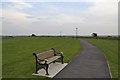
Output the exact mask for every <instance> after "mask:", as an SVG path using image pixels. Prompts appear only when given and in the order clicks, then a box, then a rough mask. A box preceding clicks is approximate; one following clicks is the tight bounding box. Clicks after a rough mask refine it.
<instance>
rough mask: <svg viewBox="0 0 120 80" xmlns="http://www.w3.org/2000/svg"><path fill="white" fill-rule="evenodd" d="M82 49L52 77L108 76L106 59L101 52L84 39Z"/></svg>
mask: <svg viewBox="0 0 120 80" xmlns="http://www.w3.org/2000/svg"><path fill="white" fill-rule="evenodd" d="M80 43H81V45H82V46H83V50H82V51H81V53H80V55H78V56H77V57H76V58H75V59H74V60H72V61H71V62H70V63H69V65H67V66H66V67H65V68H64V69H63V70H62V71H61V72H60V73H58V74H57V75H56V76H55V77H54V78H110V73H109V69H108V65H107V61H106V59H105V56H104V55H103V54H102V52H101V51H100V50H99V49H98V48H97V47H95V46H93V45H91V44H90V43H88V42H87V41H85V40H81V41H80Z"/></svg>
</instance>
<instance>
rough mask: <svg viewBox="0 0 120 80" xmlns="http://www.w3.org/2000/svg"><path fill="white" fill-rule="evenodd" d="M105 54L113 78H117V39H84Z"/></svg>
mask: <svg viewBox="0 0 120 80" xmlns="http://www.w3.org/2000/svg"><path fill="white" fill-rule="evenodd" d="M85 40H87V41H88V42H90V43H92V44H93V45H95V46H97V47H98V48H99V49H100V50H101V51H103V53H104V54H105V55H106V57H107V60H108V63H109V65H110V70H111V73H112V77H113V78H118V40H107V39H85Z"/></svg>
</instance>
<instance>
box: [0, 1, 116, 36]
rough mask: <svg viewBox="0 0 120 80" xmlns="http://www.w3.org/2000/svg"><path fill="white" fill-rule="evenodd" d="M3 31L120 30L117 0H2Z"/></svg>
mask: <svg viewBox="0 0 120 80" xmlns="http://www.w3.org/2000/svg"><path fill="white" fill-rule="evenodd" d="M0 5H2V6H1V7H0V24H2V34H3V35H25V34H27V35H30V34H32V33H34V34H37V35H48V34H49V35H59V34H60V32H61V33H62V35H75V29H76V27H77V28H78V34H79V35H91V33H93V32H97V33H98V35H116V34H118V0H84V1H83V0H77V2H68V1H66V2H64V1H62V2H55V1H53V2H52V1H51V2H47V1H46V2H43V1H41V2H38V1H37V2H35V1H34V2H32V1H29V0H27V1H26V0H20V2H16V1H15V0H10V1H6V2H2V3H0Z"/></svg>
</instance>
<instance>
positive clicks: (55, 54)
mask: <svg viewBox="0 0 120 80" xmlns="http://www.w3.org/2000/svg"><path fill="white" fill-rule="evenodd" d="M52 50H53V52H54V56H58V55H59V56H61V57H60V58H58V59H61V63H62V64H63V63H64V62H63V58H64V56H63V54H62V53H58V52H56V51H55V49H54V48H52ZM33 55H34V56H35V59H36V70H35V73H36V74H38V70H39V67H40V66H41V67H42V68H43V69H45V70H46V75H49V73H48V68H49V64H50V63H47V62H48V61H47V60H45V63H40V59H39V58H38V56H37V54H36V53H33ZM54 56H53V57H54ZM56 60H57V59H56ZM56 60H55V61H56ZM55 61H53V62H51V63H55Z"/></svg>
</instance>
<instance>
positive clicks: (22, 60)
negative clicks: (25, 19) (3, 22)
mask: <svg viewBox="0 0 120 80" xmlns="http://www.w3.org/2000/svg"><path fill="white" fill-rule="evenodd" d="M52 47H53V48H55V49H56V50H57V51H60V52H61V51H62V52H64V56H65V59H64V61H65V62H69V61H70V60H71V59H73V58H74V57H75V56H76V55H77V54H79V53H80V49H81V46H80V41H79V40H76V39H74V38H63V37H15V38H8V39H3V40H2V58H3V59H2V60H3V64H2V67H3V68H2V73H3V74H2V77H3V78H36V76H32V73H33V72H34V71H35V58H34V56H33V55H32V53H33V52H36V53H39V52H44V51H47V50H49V49H51V48H52Z"/></svg>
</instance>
